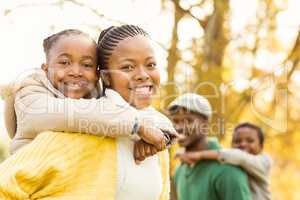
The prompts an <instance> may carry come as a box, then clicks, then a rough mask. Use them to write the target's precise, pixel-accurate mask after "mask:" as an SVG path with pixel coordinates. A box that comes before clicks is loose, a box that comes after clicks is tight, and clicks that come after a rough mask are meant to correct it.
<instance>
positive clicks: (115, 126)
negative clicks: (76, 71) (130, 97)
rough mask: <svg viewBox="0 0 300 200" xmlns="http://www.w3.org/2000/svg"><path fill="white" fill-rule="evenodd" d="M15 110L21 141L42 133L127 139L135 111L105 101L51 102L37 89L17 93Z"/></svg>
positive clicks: (60, 100)
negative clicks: (62, 132)
mask: <svg viewBox="0 0 300 200" xmlns="http://www.w3.org/2000/svg"><path fill="white" fill-rule="evenodd" d="M15 110H16V115H17V118H18V120H17V123H18V128H21V130H20V131H18V132H19V133H24V134H25V135H24V138H31V136H28V137H27V134H31V133H39V132H42V131H46V130H52V131H66V132H84V133H89V134H93V135H98V136H99V135H101V136H102V135H103V136H110V137H116V136H129V137H130V136H132V134H131V133H132V130H133V128H134V126H135V124H136V120H137V110H136V109H134V108H133V107H131V106H128V107H126V108H124V107H119V106H117V105H115V104H113V102H110V101H109V100H108V99H106V98H100V99H79V100H77V99H70V98H64V99H62V98H55V97H53V96H51V95H49V94H48V90H47V89H45V88H43V87H41V86H28V87H25V88H23V89H21V90H19V91H18V92H17V94H16V98H15ZM18 137H20V136H18ZM21 137H22V136H21Z"/></svg>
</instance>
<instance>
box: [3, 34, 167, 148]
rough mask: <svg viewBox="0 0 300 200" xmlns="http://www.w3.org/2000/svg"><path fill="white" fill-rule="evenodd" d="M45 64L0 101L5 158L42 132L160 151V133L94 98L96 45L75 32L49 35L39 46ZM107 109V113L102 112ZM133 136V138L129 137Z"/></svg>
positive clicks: (128, 110)
mask: <svg viewBox="0 0 300 200" xmlns="http://www.w3.org/2000/svg"><path fill="white" fill-rule="evenodd" d="M43 46H44V52H45V55H46V62H45V63H44V64H42V70H41V69H37V70H35V71H34V72H33V73H32V74H31V75H29V76H27V77H25V79H24V80H22V81H21V82H20V83H15V84H14V85H13V91H12V95H10V96H8V97H6V101H5V104H6V107H5V108H6V109H5V111H6V112H5V121H6V127H7V129H8V133H9V135H10V136H11V137H12V138H13V140H12V142H11V146H10V147H11V148H10V149H11V153H14V152H15V151H17V150H18V149H19V148H21V147H23V146H24V145H26V144H28V143H29V142H30V141H32V140H33V139H34V138H35V137H36V136H37V135H38V134H39V133H41V132H43V131H50V130H52V131H68V132H82V133H87V134H92V135H97V136H110V137H116V136H124V137H129V138H131V139H135V140H136V139H138V138H139V137H141V138H142V139H144V140H145V141H147V142H148V143H151V144H154V145H156V146H161V145H162V142H163V137H162V132H161V131H160V130H158V129H156V128H155V127H153V128H152V129H150V128H145V127H144V125H143V124H139V125H140V126H139V127H138V128H135V129H136V130H133V129H134V127H135V126H136V123H137V120H138V113H137V110H136V109H135V108H133V107H130V106H127V107H126V108H124V109H120V108H119V107H118V106H116V105H115V104H113V103H112V102H111V101H108V100H107V99H106V98H99V96H100V92H101V90H100V86H99V82H98V80H99V70H98V69H97V56H96V54H97V52H96V43H95V41H94V40H93V39H91V37H90V36H89V35H87V34H86V33H84V32H81V31H79V30H73V29H68V30H64V31H61V32H59V33H56V34H54V35H51V36H49V37H48V38H46V39H45V40H44V43H43ZM107 108H109V109H107ZM132 133H135V134H132Z"/></svg>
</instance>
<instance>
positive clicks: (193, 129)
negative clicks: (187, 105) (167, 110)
mask: <svg viewBox="0 0 300 200" xmlns="http://www.w3.org/2000/svg"><path fill="white" fill-rule="evenodd" d="M170 118H171V120H172V122H173V124H174V126H175V129H176V131H177V132H178V133H179V134H182V135H184V136H190V135H207V134H208V128H209V123H208V120H207V119H206V118H205V117H203V116H202V115H200V114H197V113H195V112H190V111H188V110H186V109H184V108H179V109H178V111H177V112H176V113H174V114H171V116H170Z"/></svg>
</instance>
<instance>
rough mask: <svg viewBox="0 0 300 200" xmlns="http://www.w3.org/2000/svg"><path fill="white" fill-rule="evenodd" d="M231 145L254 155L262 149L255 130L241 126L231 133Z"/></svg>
mask: <svg viewBox="0 0 300 200" xmlns="http://www.w3.org/2000/svg"><path fill="white" fill-rule="evenodd" d="M232 147H233V148H237V149H241V150H243V151H246V152H248V153H250V154H254V155H256V154H259V153H260V152H261V151H262V145H261V144H260V142H259V138H258V133H257V131H256V130H255V129H253V128H249V127H241V128H239V129H237V130H236V132H235V133H234V135H233V140H232Z"/></svg>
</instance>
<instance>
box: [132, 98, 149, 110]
mask: <svg viewBox="0 0 300 200" xmlns="http://www.w3.org/2000/svg"><path fill="white" fill-rule="evenodd" d="M150 105H151V99H143V100H135V101H134V102H133V106H134V107H135V108H137V109H143V108H147V107H149V106H150Z"/></svg>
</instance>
